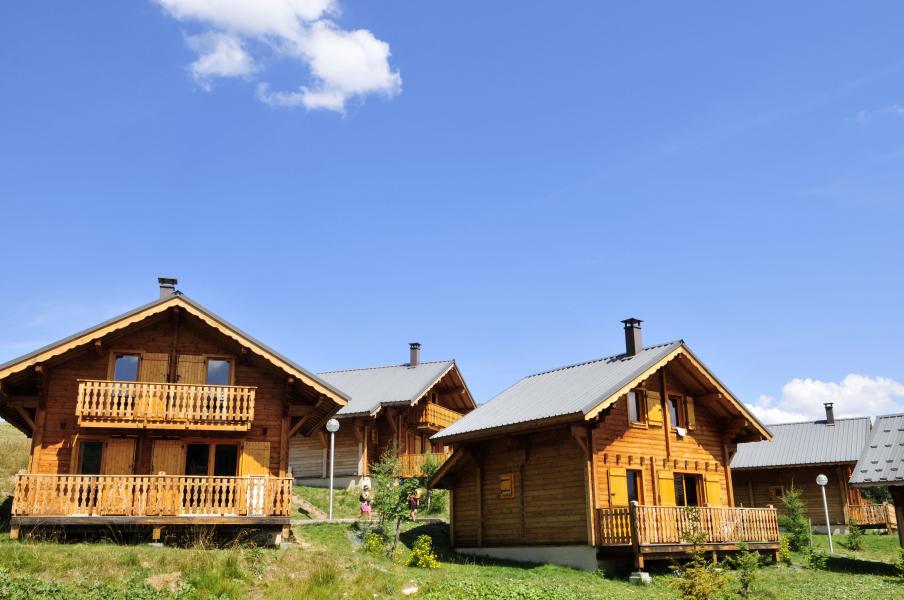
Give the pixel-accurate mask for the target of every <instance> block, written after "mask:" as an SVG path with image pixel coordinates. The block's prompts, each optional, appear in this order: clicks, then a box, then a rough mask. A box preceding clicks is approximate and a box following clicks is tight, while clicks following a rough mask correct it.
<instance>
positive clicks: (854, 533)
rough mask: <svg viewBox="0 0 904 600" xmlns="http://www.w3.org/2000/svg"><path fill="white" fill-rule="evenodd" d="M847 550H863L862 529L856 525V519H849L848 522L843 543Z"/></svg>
mask: <svg viewBox="0 0 904 600" xmlns="http://www.w3.org/2000/svg"><path fill="white" fill-rule="evenodd" d="M845 546H847V549H848V550H855V551H856V550H863V529H861V528H860V527H859V526H858V525H857V519H856V518H855V517H851V520H850V521H848V534H847V540H846V543H845Z"/></svg>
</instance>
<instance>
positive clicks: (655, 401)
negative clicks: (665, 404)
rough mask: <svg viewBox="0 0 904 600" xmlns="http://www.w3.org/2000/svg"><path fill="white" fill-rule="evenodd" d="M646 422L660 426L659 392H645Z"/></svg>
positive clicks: (660, 404)
mask: <svg viewBox="0 0 904 600" xmlns="http://www.w3.org/2000/svg"><path fill="white" fill-rule="evenodd" d="M644 395H645V396H646V398H647V424H648V425H656V426H658V427H662V403H661V402H660V397H659V392H647V393H646V394H644Z"/></svg>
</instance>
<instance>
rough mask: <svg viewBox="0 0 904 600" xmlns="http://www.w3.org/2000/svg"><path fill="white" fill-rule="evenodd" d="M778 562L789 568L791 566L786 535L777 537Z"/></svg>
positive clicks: (789, 549)
mask: <svg viewBox="0 0 904 600" xmlns="http://www.w3.org/2000/svg"><path fill="white" fill-rule="evenodd" d="M778 562H780V563H782V564H783V565H787V566H789V567H790V566H791V547H790V546H789V545H788V536H786V535H783V536H780V537H779V542H778Z"/></svg>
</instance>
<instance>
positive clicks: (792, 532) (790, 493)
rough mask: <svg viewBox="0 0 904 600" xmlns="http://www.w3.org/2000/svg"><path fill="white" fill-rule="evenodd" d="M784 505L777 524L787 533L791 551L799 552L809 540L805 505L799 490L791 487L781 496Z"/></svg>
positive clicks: (808, 525)
mask: <svg viewBox="0 0 904 600" xmlns="http://www.w3.org/2000/svg"><path fill="white" fill-rule="evenodd" d="M782 504H784V505H785V511H786V513H787V514H784V515H782V516H780V517H779V518H778V524H779V525H780V526H781V527H782V528H784V530H785V531H786V532H787V533H788V545H789V547H790V548H791V550H794V551H795V552H799V551H800V550H801V549H802V548H804V547H806V546H807V545H808V543H809V540H810V523H809V521H807V517H806V511H807V505H806V503H805V502H804V501H803V500H802V499H801V497H800V490H799V489H798V488H795V487H793V486H792V487H791V488H790V489H788V490H787V491H785V493H784V494H783V495H782Z"/></svg>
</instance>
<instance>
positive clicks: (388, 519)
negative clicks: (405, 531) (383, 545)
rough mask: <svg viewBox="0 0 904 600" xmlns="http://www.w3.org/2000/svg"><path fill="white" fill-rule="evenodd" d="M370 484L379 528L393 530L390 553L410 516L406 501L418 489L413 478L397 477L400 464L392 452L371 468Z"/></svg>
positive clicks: (418, 483) (397, 543)
mask: <svg viewBox="0 0 904 600" xmlns="http://www.w3.org/2000/svg"><path fill="white" fill-rule="evenodd" d="M370 472H371V483H372V484H373V488H374V500H373V503H372V504H373V507H374V508H375V509H376V510H377V511H378V512H379V513H380V527H381V528H383V529H384V530H385V529H386V527H387V526H388V525H390V524H391V525H392V526H394V528H395V534H394V535H393V539H392V551H393V552H395V549H396V548H397V547H398V545H399V536H400V535H401V533H402V521H404V520H405V518H406V517H408V515H409V514H410V512H409V510H408V499H409V498H410V497H411V496H412V495H413V494H414V491H415V490H416V489H418V487H420V481H419V480H418V479H417V478H415V477H409V478H404V479H403V478H402V477H400V476H399V473H400V464H399V459H398V457H396V455H395V453H393V452H392V450H387V451H386V452H384V453H383V455H382V456H381V457H380V462H378V463H376V464H374V465H372V466H371V469H370Z"/></svg>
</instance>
